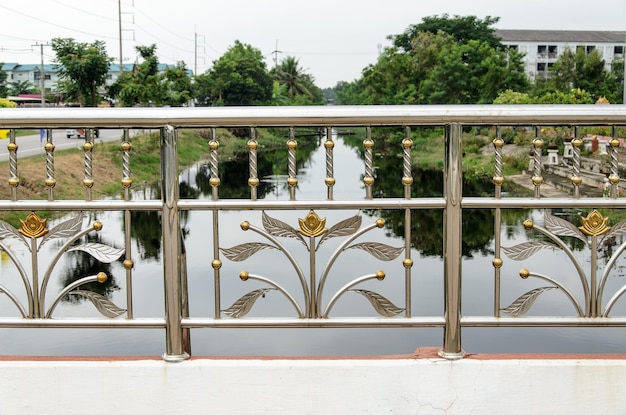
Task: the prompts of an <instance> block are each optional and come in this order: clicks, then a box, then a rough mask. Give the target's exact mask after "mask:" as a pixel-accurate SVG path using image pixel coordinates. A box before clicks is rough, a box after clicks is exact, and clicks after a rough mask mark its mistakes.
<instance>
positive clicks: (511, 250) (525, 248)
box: [502, 241, 554, 261]
mask: <svg viewBox="0 0 626 415" xmlns="http://www.w3.org/2000/svg"><path fill="white" fill-rule="evenodd" d="M543 248H554V245H552V244H550V243H548V242H541V241H534V242H524V243H521V244H519V245H515V246H511V247H502V250H503V251H504V254H505V255H506V256H508V257H509V258H511V259H512V260H515V261H521V260H522V259H526V258H528V257H530V256H531V255H533V254H534V253H535V252H537V251H539V250H540V249H543Z"/></svg>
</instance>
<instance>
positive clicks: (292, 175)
mask: <svg viewBox="0 0 626 415" xmlns="http://www.w3.org/2000/svg"><path fill="white" fill-rule="evenodd" d="M296 147H298V143H297V142H296V139H295V129H294V128H293V127H289V140H287V150H288V151H289V153H288V156H287V161H288V171H289V178H288V179H287V184H288V185H289V200H296V186H297V185H298V177H297V176H296Z"/></svg>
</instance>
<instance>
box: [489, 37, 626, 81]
mask: <svg viewBox="0 0 626 415" xmlns="http://www.w3.org/2000/svg"><path fill="white" fill-rule="evenodd" d="M495 34H496V36H498V37H500V39H501V41H502V43H503V44H504V45H505V46H507V47H508V48H511V49H516V50H518V51H519V52H520V53H522V54H523V55H524V58H523V60H524V67H525V71H526V74H527V75H528V77H529V78H530V79H535V78H538V77H545V76H547V75H548V70H549V69H550V67H552V65H553V64H554V62H556V60H557V59H558V58H559V56H561V55H562V54H563V52H564V51H565V49H566V48H568V47H569V48H570V49H571V50H572V51H576V50H578V49H581V48H582V50H584V51H585V52H586V53H587V54H589V53H591V52H593V51H594V50H597V51H598V52H599V53H600V56H601V57H602V59H603V60H604V62H605V65H606V67H607V69H610V67H611V64H612V62H613V61H614V60H623V59H624V43H625V41H626V32H617V31H593V30H504V29H497V30H496V32H495Z"/></svg>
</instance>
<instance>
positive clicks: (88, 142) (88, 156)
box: [83, 130, 94, 202]
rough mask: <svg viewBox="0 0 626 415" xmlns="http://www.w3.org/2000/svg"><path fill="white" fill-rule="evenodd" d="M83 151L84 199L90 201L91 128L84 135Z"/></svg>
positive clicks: (91, 181) (91, 166)
mask: <svg viewBox="0 0 626 415" xmlns="http://www.w3.org/2000/svg"><path fill="white" fill-rule="evenodd" d="M83 151H84V154H85V178H84V179H83V185H84V186H85V200H86V201H87V202H91V188H92V187H93V183H94V181H93V177H92V172H93V160H92V156H93V153H92V151H93V135H92V130H88V131H87V134H86V135H85V144H83Z"/></svg>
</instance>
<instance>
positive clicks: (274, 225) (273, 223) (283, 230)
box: [262, 212, 306, 246]
mask: <svg viewBox="0 0 626 415" xmlns="http://www.w3.org/2000/svg"><path fill="white" fill-rule="evenodd" d="M262 220H263V227H264V228H265V230H266V231H267V232H269V233H270V235H274V236H282V237H285V238H295V239H298V240H299V241H300V242H302V244H303V245H304V246H306V243H305V242H304V239H303V238H302V235H300V234H299V233H298V231H297V230H295V229H294V228H292V227H291V226H289V225H287V224H286V223H285V222H282V221H280V220H278V219H274V218H272V217H270V216H269V215H267V214H266V213H265V212H263V215H262Z"/></svg>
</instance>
